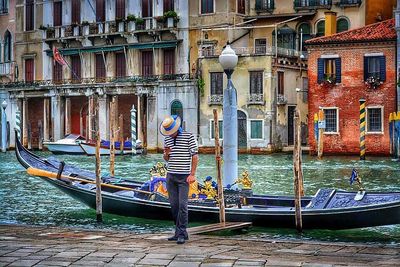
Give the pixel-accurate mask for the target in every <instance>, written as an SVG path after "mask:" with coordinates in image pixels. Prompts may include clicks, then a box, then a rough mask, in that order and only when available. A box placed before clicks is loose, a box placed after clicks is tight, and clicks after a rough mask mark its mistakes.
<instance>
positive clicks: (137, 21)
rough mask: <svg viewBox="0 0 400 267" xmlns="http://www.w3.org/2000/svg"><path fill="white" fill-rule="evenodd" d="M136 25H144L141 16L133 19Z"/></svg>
mask: <svg viewBox="0 0 400 267" xmlns="http://www.w3.org/2000/svg"><path fill="white" fill-rule="evenodd" d="M135 23H136V25H137V26H138V28H140V29H143V25H144V19H142V18H137V19H136V20H135Z"/></svg>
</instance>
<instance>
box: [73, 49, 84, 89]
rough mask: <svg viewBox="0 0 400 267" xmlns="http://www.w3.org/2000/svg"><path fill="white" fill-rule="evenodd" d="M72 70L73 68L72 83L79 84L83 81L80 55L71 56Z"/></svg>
mask: <svg viewBox="0 0 400 267" xmlns="http://www.w3.org/2000/svg"><path fill="white" fill-rule="evenodd" d="M71 68H72V74H71V77H72V82H73V83H76V82H79V81H80V79H81V77H82V76H81V59H80V57H79V55H73V56H71Z"/></svg>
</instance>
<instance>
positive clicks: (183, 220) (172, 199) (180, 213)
mask: <svg viewBox="0 0 400 267" xmlns="http://www.w3.org/2000/svg"><path fill="white" fill-rule="evenodd" d="M188 176H189V174H176V173H167V190H168V196H169V203H170V204H171V212H172V218H173V219H174V222H175V236H176V237H188V233H187V231H186V228H187V225H188V193H189V184H188V182H186V178H187V177H188Z"/></svg>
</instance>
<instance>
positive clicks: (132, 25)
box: [126, 14, 136, 32]
mask: <svg viewBox="0 0 400 267" xmlns="http://www.w3.org/2000/svg"><path fill="white" fill-rule="evenodd" d="M126 21H127V22H128V31H131V32H132V31H134V30H136V27H135V21H136V17H135V15H132V14H129V15H128V16H127V17H126Z"/></svg>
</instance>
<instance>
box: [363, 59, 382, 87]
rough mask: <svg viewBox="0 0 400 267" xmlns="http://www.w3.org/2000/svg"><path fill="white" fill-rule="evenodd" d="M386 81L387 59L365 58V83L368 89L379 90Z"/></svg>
mask: <svg viewBox="0 0 400 267" xmlns="http://www.w3.org/2000/svg"><path fill="white" fill-rule="evenodd" d="M385 80H386V58H385V56H384V55H374V54H373V55H366V56H365V57H364V82H365V86H366V87H367V88H368V89H378V87H379V86H380V85H381V84H383V82H384V81H385Z"/></svg>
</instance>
